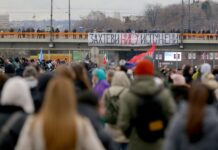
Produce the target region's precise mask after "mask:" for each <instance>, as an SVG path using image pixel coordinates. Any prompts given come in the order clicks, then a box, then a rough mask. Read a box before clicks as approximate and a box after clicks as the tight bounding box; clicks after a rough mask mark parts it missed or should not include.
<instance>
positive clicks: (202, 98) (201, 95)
mask: <svg viewBox="0 0 218 150" xmlns="http://www.w3.org/2000/svg"><path fill="white" fill-rule="evenodd" d="M211 99H213V92H211V90H209V89H208V88H207V86H205V85H204V84H202V83H201V82H194V83H193V84H192V86H191V89H190V91H189V99H188V120H187V125H186V132H187V134H188V137H189V140H190V142H197V141H198V140H199V139H200V138H201V136H202V128H203V119H204V109H205V107H206V105H207V104H208V103H209V101H211Z"/></svg>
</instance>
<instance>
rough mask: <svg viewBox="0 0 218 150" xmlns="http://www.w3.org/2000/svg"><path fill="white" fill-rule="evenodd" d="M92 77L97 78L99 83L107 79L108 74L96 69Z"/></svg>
mask: <svg viewBox="0 0 218 150" xmlns="http://www.w3.org/2000/svg"><path fill="white" fill-rule="evenodd" d="M92 75H95V76H97V77H98V80H99V81H101V80H105V79H106V74H105V71H104V70H103V69H99V68H97V69H95V70H94V71H93V72H92Z"/></svg>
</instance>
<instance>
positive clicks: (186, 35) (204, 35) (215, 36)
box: [180, 33, 218, 40]
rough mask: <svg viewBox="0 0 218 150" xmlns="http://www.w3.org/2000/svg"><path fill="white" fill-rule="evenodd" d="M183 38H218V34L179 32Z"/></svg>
mask: <svg viewBox="0 0 218 150" xmlns="http://www.w3.org/2000/svg"><path fill="white" fill-rule="evenodd" d="M180 36H182V37H183V39H184V40H218V34H198V33H197V34H192V33H185V34H180Z"/></svg>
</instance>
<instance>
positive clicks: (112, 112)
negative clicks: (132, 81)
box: [105, 88, 125, 125]
mask: <svg viewBox="0 0 218 150" xmlns="http://www.w3.org/2000/svg"><path fill="white" fill-rule="evenodd" d="M124 90H125V88H123V89H122V90H121V91H120V92H119V93H118V94H117V95H113V96H111V94H110V90H108V97H107V98H106V99H105V105H106V109H107V111H106V115H105V119H106V122H107V123H109V124H112V125H115V124H116V123H117V119H118V115H119V103H118V101H119V98H120V95H121V94H122V93H123V91H124Z"/></svg>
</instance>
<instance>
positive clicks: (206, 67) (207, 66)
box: [201, 63, 211, 74]
mask: <svg viewBox="0 0 218 150" xmlns="http://www.w3.org/2000/svg"><path fill="white" fill-rule="evenodd" d="M205 73H211V65H210V64H208V63H205V64H203V65H202V66H201V74H205Z"/></svg>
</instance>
